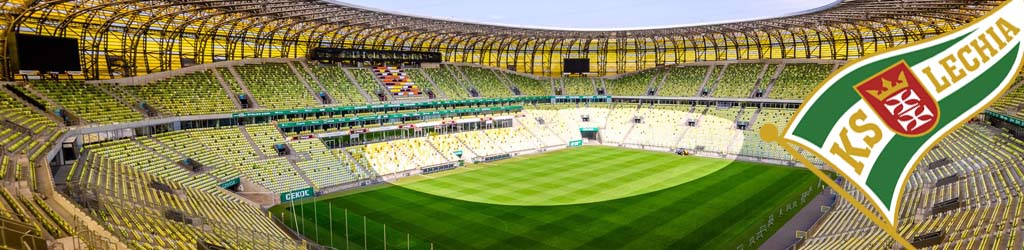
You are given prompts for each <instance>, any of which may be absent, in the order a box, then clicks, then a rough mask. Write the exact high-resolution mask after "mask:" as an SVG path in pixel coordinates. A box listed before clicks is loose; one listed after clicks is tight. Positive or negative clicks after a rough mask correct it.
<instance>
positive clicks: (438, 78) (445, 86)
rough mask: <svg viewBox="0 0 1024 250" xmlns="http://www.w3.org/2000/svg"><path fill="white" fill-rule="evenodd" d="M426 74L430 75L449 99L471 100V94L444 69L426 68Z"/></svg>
mask: <svg viewBox="0 0 1024 250" xmlns="http://www.w3.org/2000/svg"><path fill="white" fill-rule="evenodd" d="M423 70H424V72H425V73H427V74H428V75H430V78H431V79H433V80H434V83H435V84H437V87H438V88H441V90H442V91H444V93H445V94H446V95H448V98H449V99H469V97H470V96H469V92H468V91H467V90H466V88H465V87H463V86H462V85H461V84H459V82H458V81H457V80H455V77H453V76H452V75H451V73H450V72H449V71H447V70H445V69H443V68H426V69H423Z"/></svg>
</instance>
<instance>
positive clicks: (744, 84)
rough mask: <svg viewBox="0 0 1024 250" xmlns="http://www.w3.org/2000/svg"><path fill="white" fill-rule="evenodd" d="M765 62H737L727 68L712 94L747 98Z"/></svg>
mask: <svg viewBox="0 0 1024 250" xmlns="http://www.w3.org/2000/svg"><path fill="white" fill-rule="evenodd" d="M763 67H764V65H763V64H752V63H735V64H729V65H727V66H726V68H725V73H723V74H724V75H723V76H722V78H721V80H719V81H718V82H717V83H716V84H715V88H714V90H713V91H712V92H711V95H712V96H714V97H727V98H747V97H750V96H751V94H752V92H753V90H754V85H755V84H756V83H757V81H758V76H759V75H760V73H761V70H762V68H763Z"/></svg>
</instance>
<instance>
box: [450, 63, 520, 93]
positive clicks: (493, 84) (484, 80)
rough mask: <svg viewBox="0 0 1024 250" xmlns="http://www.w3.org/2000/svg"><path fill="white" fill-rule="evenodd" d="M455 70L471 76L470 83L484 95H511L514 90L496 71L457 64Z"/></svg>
mask: <svg viewBox="0 0 1024 250" xmlns="http://www.w3.org/2000/svg"><path fill="white" fill-rule="evenodd" d="M452 69H453V70H461V71H462V73H464V74H465V75H466V77H468V78H469V82H470V84H472V85H473V86H474V87H476V89H477V90H479V91H480V94H481V95H483V96H484V97H488V98H495V97H510V96H512V90H510V89H509V88H508V85H506V84H505V83H504V82H503V81H502V80H501V79H498V75H495V74H494V71H492V70H490V69H485V68H479V67H468V66H456V67H453V68H452Z"/></svg>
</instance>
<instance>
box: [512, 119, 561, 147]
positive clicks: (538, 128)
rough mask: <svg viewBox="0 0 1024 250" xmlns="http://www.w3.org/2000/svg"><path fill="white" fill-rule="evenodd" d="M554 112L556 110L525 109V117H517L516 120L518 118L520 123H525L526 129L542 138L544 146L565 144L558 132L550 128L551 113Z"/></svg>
mask: <svg viewBox="0 0 1024 250" xmlns="http://www.w3.org/2000/svg"><path fill="white" fill-rule="evenodd" d="M553 113H554V112H551V111H547V110H544V111H536V110H523V112H522V114H523V116H524V117H519V118H516V120H518V121H519V123H520V124H522V125H523V127H524V128H525V129H526V131H527V132H528V133H530V134H531V135H533V136H534V137H537V139H539V140H540V142H541V144H542V146H544V147H550V146H557V145H563V144H565V143H566V142H565V141H563V139H562V138H560V137H559V136H558V134H556V133H555V132H554V130H552V129H551V128H550V126H549V125H550V123H548V122H549V118H550V116H549V115H551V114H553ZM540 121H544V123H543V124H541V122H540ZM562 129H564V128H562Z"/></svg>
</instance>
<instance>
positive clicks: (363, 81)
mask: <svg viewBox="0 0 1024 250" xmlns="http://www.w3.org/2000/svg"><path fill="white" fill-rule="evenodd" d="M345 70H347V71H348V72H349V73H351V74H352V76H354V77H355V78H356V83H357V84H359V86H360V87H361V88H362V89H363V91H366V94H367V95H369V96H370V97H371V98H373V100H377V98H376V97H377V93H378V91H383V89H384V86H381V83H380V82H378V81H377V77H376V76H374V75H373V72H372V71H370V70H369V69H364V68H347V69H345ZM383 92H384V93H386V91H383Z"/></svg>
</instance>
